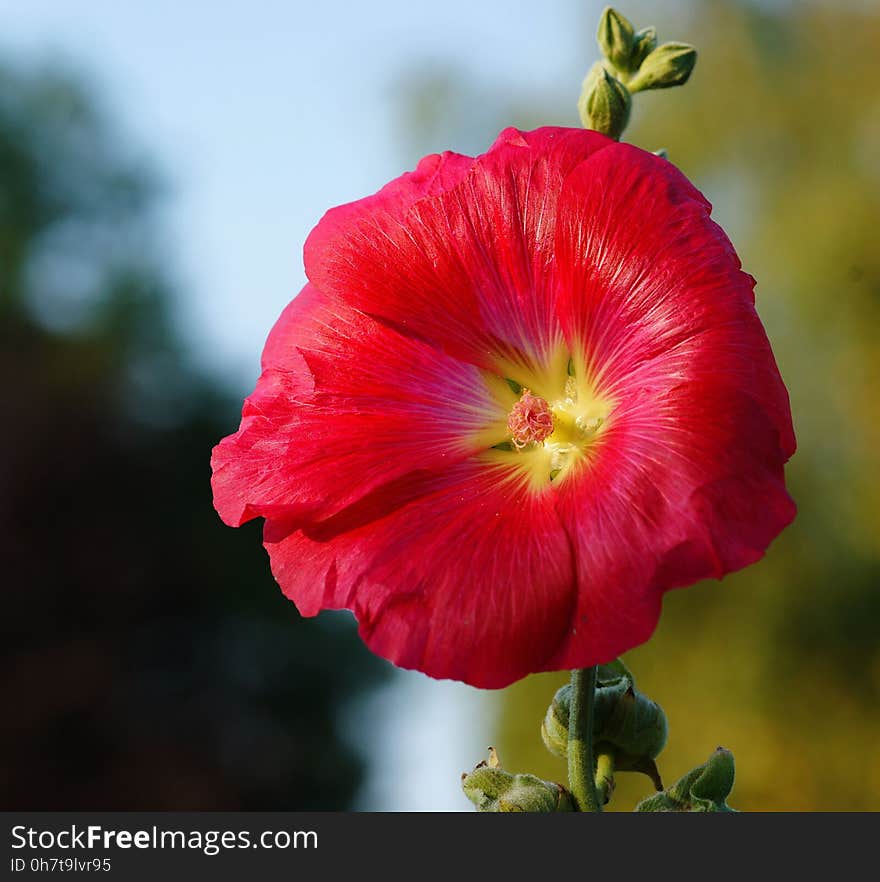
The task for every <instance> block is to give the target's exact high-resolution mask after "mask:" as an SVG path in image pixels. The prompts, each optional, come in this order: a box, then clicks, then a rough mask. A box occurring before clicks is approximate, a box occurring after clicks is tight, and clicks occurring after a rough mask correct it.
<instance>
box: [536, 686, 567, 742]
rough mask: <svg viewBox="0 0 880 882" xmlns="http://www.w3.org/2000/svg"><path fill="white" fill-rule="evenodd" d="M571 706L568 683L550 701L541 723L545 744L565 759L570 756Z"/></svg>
mask: <svg viewBox="0 0 880 882" xmlns="http://www.w3.org/2000/svg"><path fill="white" fill-rule="evenodd" d="M570 707H571V685H570V684H566V685H565V686H563V687H562V688H561V689H560V690H559V691H557V693H556V695H554V696H553V701H552V702H550V707H548V708H547V713H546V714H545V715H544V721H543V722H542V723H541V738H542V739H543V740H544V746H545V747H546V748H547V750H549V751H550V753H552V754H554V755H555V756H561V757H562V758H563V759H565V757H567V756H568V716H569V708H570Z"/></svg>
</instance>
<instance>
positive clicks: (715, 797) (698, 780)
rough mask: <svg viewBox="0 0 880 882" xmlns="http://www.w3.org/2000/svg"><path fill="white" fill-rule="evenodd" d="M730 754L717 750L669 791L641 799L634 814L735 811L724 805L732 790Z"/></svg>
mask: <svg viewBox="0 0 880 882" xmlns="http://www.w3.org/2000/svg"><path fill="white" fill-rule="evenodd" d="M733 781H734V761H733V754H732V753H731V752H730V751H729V750H725V748H723V747H719V748H718V749H717V750H716V751H715V752H714V753H713V754H712V756H710V757H709V759H708V760H707V761H706V762H705V763H703V765H701V766H697V767H696V768H695V769H691V771H690V772H688V773H687V774H686V775H684V776H683V777H682V778H680V779H679V780H678V781H676V782H675V784H673V785H672V787H670V788H669V789H667V790H665V791H663V792H662V793H657V794H655V795H654V796H649V797H648V798H647V799H643V800H642V801H641V802H640V803H639V804H638V805H637V806H636V811H637V812H734V811H736V809H732V808H731V807H730V806H729V805H728V804H727V801H726V800H727V797H728V796H729V795H730V791H731V790H733Z"/></svg>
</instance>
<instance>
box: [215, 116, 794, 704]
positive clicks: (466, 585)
mask: <svg viewBox="0 0 880 882" xmlns="http://www.w3.org/2000/svg"><path fill="white" fill-rule="evenodd" d="M709 211H710V206H709V204H708V202H706V200H705V199H704V198H703V197H702V196H701V195H700V193H699V192H698V191H697V190H696V189H694V187H693V186H692V185H691V184H690V183H689V182H688V181H687V180H686V179H685V177H684V176H683V175H682V174H681V173H680V172H679V171H678V170H677V169H676V168H675V167H674V166H673V165H671V164H670V163H669V162H667V161H665V160H663V159H659V158H658V157H656V156H653V155H652V154H650V153H646V152H644V151H642V150H639V149H637V148H635V147H632V146H629V145H626V144H619V143H616V142H614V141H610V140H608V139H607V138H604V137H603V136H601V135H598V134H596V133H595V132H589V131H582V130H575V129H561V128H545V129H539V130H537V131H534V132H518V131H516V130H514V129H508V130H507V131H505V132H503V133H502V134H501V135H500V137H499V138H498V140H497V141H496V143H495V144H494V145H493V147H492V148H491V150H489V152H488V153H486V154H485V155H483V156H480V157H477V158H476V159H471V158H469V157H465V156H459V155H457V154H453V153H445V154H443V155H442V156H428V157H426V158H425V159H423V160H422V162H421V163H419V166H418V168H417V169H416V170H415V171H414V172H411V173H410V174H406V175H403V177H401V178H398V179H397V180H396V181H393V182H392V183H390V184H388V186H386V187H385V188H384V189H382V190H381V191H379V193H377V194H376V195H375V196H371V197H369V198H367V199H362V200H360V201H358V202H354V203H351V204H350V205H344V206H342V207H340V208H335V209H332V210H331V211H329V212H328V213H327V214H326V215H325V216H324V218H323V220H322V221H321V222H320V223H319V224H318V226H317V227H316V228H315V230H314V231H313V232H312V234H311V236H310V237H309V239H308V241H307V243H306V247H305V263H306V271H307V274H308V277H309V280H310V283H309V284H308V285H307V286H306V287H305V288H304V289H303V291H302V293H300V295H299V296H298V297H297V298H296V299H295V300H294V301H293V302H292V303H291V304H290V305H289V306H288V307H287V308H286V309H285V311H284V313H283V314H282V316H281V318H280V319H279V320H278V323H277V324H276V326H275V328H274V329H273V330H272V333H271V334H270V336H269V340H268V342H267V343H266V349H265V351H264V353H263V374H262V376H261V377H260V379H259V381H258V383H257V387H256V390H255V391H254V394H253V395H252V396H251V397H250V398H249V399H248V400H247V401H246V402H245V406H244V411H243V419H242V424H241V428H240V429H239V431H238V432H237V433H236V434H235V435H231V436H230V437H228V438H226V439H225V440H224V441H222V442H221V444H220V445H219V446H218V447H217V448H216V449H215V451H214V457H213V467H214V478H213V487H214V500H215V504H216V506H217V510H218V511H219V513H220V515H221V517H222V518H223V520H224V521H225V522H226V523H228V524H231V525H239V524H241V523H243V522H244V521H247V520H249V519H251V518H254V517H263V518H265V519H266V523H265V532H264V537H265V544H266V548H267V549H268V551H269V556H270V558H271V563H272V571H273V573H274V575H275V577H276V579H277V580H278V582H279V583H280V585H281V587H282V589H283V590H284V593H285V594H286V595H287V596H288V597H290V598H291V599H292V600H294V601H295V603H296V605H297V607H298V608H299V610H300V612H301V613H302V614H303V615H307V616H312V615H315V614H316V613H317V612H318V611H319V610H321V609H339V608H346V609H351V610H353V612H354V614H355V616H356V617H357V619H358V621H359V623H360V632H361V635H362V636H363V639H364V640H365V641H366V642H367V644H368V645H369V646H370V647H371V648H372V649H373V650H374V651H375V652H377V653H379V654H380V655H383V656H385V657H386V658H388V659H390V660H391V661H393V662H394V663H395V664H398V665H400V666H402V667H406V668H416V669H418V670H421V671H424V672H426V673H428V674H430V675H432V676H434V677H449V678H454V679H457V680H463V681H465V682H467V683H471V684H473V685H476V686H486V687H500V686H505V685H507V684H508V683H511V682H512V681H514V680H516V679H518V678H520V677H522V676H524V675H526V674H528V673H531V672H533V671H545V670H556V669H564V668H578V667H585V666H588V665H592V664H595V663H597V662H604V661H608V660H609V659H611V658H613V657H615V656H616V655H618V654H620V653H622V652H623V651H625V650H627V649H630V648H631V647H633V646H636V645H637V644H639V643H641V642H643V641H644V640H646V639H647V638H648V637H649V636H650V634H651V632H652V631H653V629H654V627H655V625H656V623H657V619H658V616H659V613H660V602H661V597H662V594H663V592H664V591H666V590H668V589H670V588H675V587H677V586H682V585H686V584H690V583H692V582H694V581H696V580H698V579H702V578H705V577H716V578H717V577H721V576H722V575H724V574H725V573H728V572H731V571H732V570H737V569H739V568H741V567H744V566H746V565H748V564H750V563H752V562H754V561H756V560H758V558H760V557H761V556H762V554H763V553H764V551H765V549H766V548H767V546H768V544H769V543H770V542H771V540H772V539H773V538H774V537H775V536H776V535H777V534H778V533H779V532H780V530H782V529H783V527H785V526H786V524H788V523H789V522H790V521H791V519H792V518H793V516H794V505H793V503H792V502H791V500H790V498H789V496H788V494H787V493H786V490H785V485H784V478H783V464H784V463H785V462H786V460H787V459H788V458H789V456H791V454H792V453H793V451H794V448H795V440H794V434H793V432H792V426H791V414H790V410H789V404H788V396H787V393H786V390H785V387H784V386H783V384H782V380H781V379H780V377H779V373H778V371H777V368H776V364H775V362H774V359H773V355H772V353H771V351H770V346H769V344H768V342H767V338H766V336H765V334H764V331H763V328H762V327H761V324H760V321H759V320H758V317H757V315H756V314H755V309H754V296H753V293H752V288H753V285H754V280H753V279H752V278H751V277H750V276H748V275H746V274H745V273H743V272H741V270H740V264H739V261H738V259H737V257H736V254H735V253H734V250H733V248H732V246H731V245H730V242H729V241H728V240H727V238H726V236H725V235H724V233H723V232H722V231H721V229H720V228H719V227H718V226H717V225H716V224H715V223H713V222H712V221H711V220H710V219H709Z"/></svg>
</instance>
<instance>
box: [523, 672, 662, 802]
mask: <svg viewBox="0 0 880 882" xmlns="http://www.w3.org/2000/svg"><path fill="white" fill-rule="evenodd" d="M570 709H571V686H570V685H568V684H566V685H565V686H563V687H562V688H561V689H560V690H559V691H558V692H557V693H556V695H555V696H554V697H553V702H552V703H551V705H550V707H549V708H548V710H547V714H546V715H545V717H544V722H543V723H542V724H541V737H542V738H543V739H544V744H545V746H546V747H547V749H548V750H549V751H550V752H551V753H554V754H556V755H557V756H561V757H565V756H567V755H568V723H569V714H570ZM667 735H668V727H667V723H666V714H665V713H664V712H663V708H661V707H660V705H658V704H657V703H656V702H654V701H651V699H650V698H648V697H647V696H645V695H643V694H642V693H641V692H638V691H637V690H636V688H635V679H634V678H633V675H632V674H631V673H630V672H629V670H628V669H627V668H626V666H625V665H624V664H623V662H621V661H620V660H618V661H615V662H613V663H612V664H610V665H600V666H599V670H598V678H597V687H596V696H595V710H594V717H593V744H594V745H595V751H596V754H597V756H605V757H608V758H609V760H610V762H611V764H612V765H613V768H614V769H616V770H617V771H619V772H642V773H643V774H645V775H647V776H648V777H649V778H650V779H651V781H652V782H653V784H654V786H655V787H656V788H657V790H661V789H662V788H663V784H662V783H661V780H660V774H659V772H658V771H657V765H656V763H655V762H654V761H655V759H656V758H657V756H659V754H660V751H661V750H663V748H664V747H665V746H666V739H667ZM612 788H613V781H610V780H609V781H608V785H607V787H606V788H605V789H606V791H607V792H608V793H610V790H611V789H612Z"/></svg>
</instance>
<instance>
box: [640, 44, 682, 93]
mask: <svg viewBox="0 0 880 882" xmlns="http://www.w3.org/2000/svg"><path fill="white" fill-rule="evenodd" d="M696 63H697V50H696V49H694V47H693V46H688V44H687V43H664V44H663V45H662V46H658V47H657V48H656V49H655V50H654V51H653V52H651V53H650V54H649V55H648V56H647V57H646V58H645V60H644V61H643V62H642V64H641V67H640V68H639V72H638V73H637V74H636V75H635V76H634V77H633V78H632V79H631V80H630V81H629V90H630V92H643V91H645V90H646V89H668V88H670V87H671V86H681V85H683V84H684V83H686V82H687V81H688V77H690V75H691V71H692V70H693V69H694V65H695V64H696Z"/></svg>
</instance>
